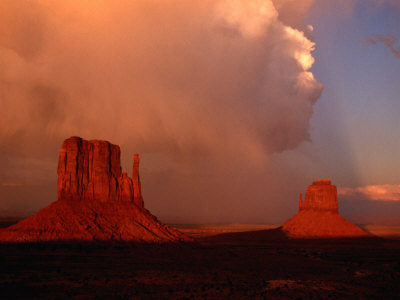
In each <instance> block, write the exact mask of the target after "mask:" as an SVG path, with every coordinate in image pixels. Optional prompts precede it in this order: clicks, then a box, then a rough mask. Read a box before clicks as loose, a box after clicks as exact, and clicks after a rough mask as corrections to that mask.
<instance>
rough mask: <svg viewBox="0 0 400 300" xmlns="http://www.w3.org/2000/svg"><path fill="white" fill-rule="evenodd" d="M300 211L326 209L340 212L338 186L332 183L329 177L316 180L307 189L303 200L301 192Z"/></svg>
mask: <svg viewBox="0 0 400 300" xmlns="http://www.w3.org/2000/svg"><path fill="white" fill-rule="evenodd" d="M299 202H300V203H299V211H303V210H312V211H322V212H323V211H326V212H332V213H339V210H338V201H337V189H336V186H334V185H331V181H330V180H329V179H320V180H317V181H314V182H313V183H312V185H310V186H309V187H308V188H307V190H306V197H305V199H304V201H303V200H302V197H301V193H300V201H299Z"/></svg>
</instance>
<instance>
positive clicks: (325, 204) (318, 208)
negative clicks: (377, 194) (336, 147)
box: [282, 179, 371, 238]
mask: <svg viewBox="0 0 400 300" xmlns="http://www.w3.org/2000/svg"><path fill="white" fill-rule="evenodd" d="M282 229H283V230H284V231H285V232H286V234H287V235H288V236H289V237H294V238H342V237H348V238H350V237H367V236H371V235H370V234H369V233H367V232H366V231H364V230H362V229H361V228H359V227H358V226H356V225H354V224H351V223H350V222H348V221H346V220H345V219H344V218H342V217H341V216H339V209H338V200H337V189H336V186H334V185H332V184H331V182H330V180H329V179H320V180H317V181H314V182H313V183H312V185H310V186H309V187H308V188H307V190H306V196H305V199H304V201H303V200H302V195H301V193H300V199H299V212H298V213H297V215H295V216H294V217H292V218H290V219H289V220H287V221H286V222H285V224H283V226H282Z"/></svg>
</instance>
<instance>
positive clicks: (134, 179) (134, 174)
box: [132, 153, 144, 207]
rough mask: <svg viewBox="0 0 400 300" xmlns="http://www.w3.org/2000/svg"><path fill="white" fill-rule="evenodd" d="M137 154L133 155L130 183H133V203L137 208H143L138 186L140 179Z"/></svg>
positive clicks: (140, 189) (140, 190)
mask: <svg viewBox="0 0 400 300" xmlns="http://www.w3.org/2000/svg"><path fill="white" fill-rule="evenodd" d="M139 162H140V160H139V154H137V153H135V154H134V155H133V168H132V182H133V191H134V199H135V203H136V205H138V206H141V207H143V205H144V202H143V197H142V187H141V185H140V177H139Z"/></svg>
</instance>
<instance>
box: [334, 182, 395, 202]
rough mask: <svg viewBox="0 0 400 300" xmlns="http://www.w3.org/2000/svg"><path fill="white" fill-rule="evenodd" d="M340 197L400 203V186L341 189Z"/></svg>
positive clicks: (384, 185) (386, 185)
mask: <svg viewBox="0 0 400 300" xmlns="http://www.w3.org/2000/svg"><path fill="white" fill-rule="evenodd" d="M338 194H339V196H344V197H346V198H349V199H356V200H359V199H365V200H375V201H400V184H397V185H390V184H383V185H368V186H365V187H357V188H339V190H338Z"/></svg>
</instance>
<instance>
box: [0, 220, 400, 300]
mask: <svg viewBox="0 0 400 300" xmlns="http://www.w3.org/2000/svg"><path fill="white" fill-rule="evenodd" d="M264 226H265V225H257V226H249V225H240V224H235V225H196V226H193V225H180V228H181V230H182V231H184V232H185V233H187V234H189V235H191V236H193V237H195V238H196V241H195V242H194V243H187V244H158V245H145V244H131V243H65V242H64V243H41V244H3V245H1V244H0V291H1V292H0V298H1V299H399V298H400V241H398V240H391V239H382V238H375V239H362V240H317V241H316V240H289V239H287V238H286V237H285V235H284V234H283V233H282V232H281V231H280V230H279V229H271V226H267V227H264ZM272 227H273V228H275V227H276V226H272ZM254 229H256V230H254ZM374 230H375V231H376V232H378V231H380V232H386V230H387V228H384V229H383V228H380V227H374ZM391 232H393V230H392V231H391ZM396 232H397V231H396ZM396 234H397V233H396ZM392 235H393V234H392Z"/></svg>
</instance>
